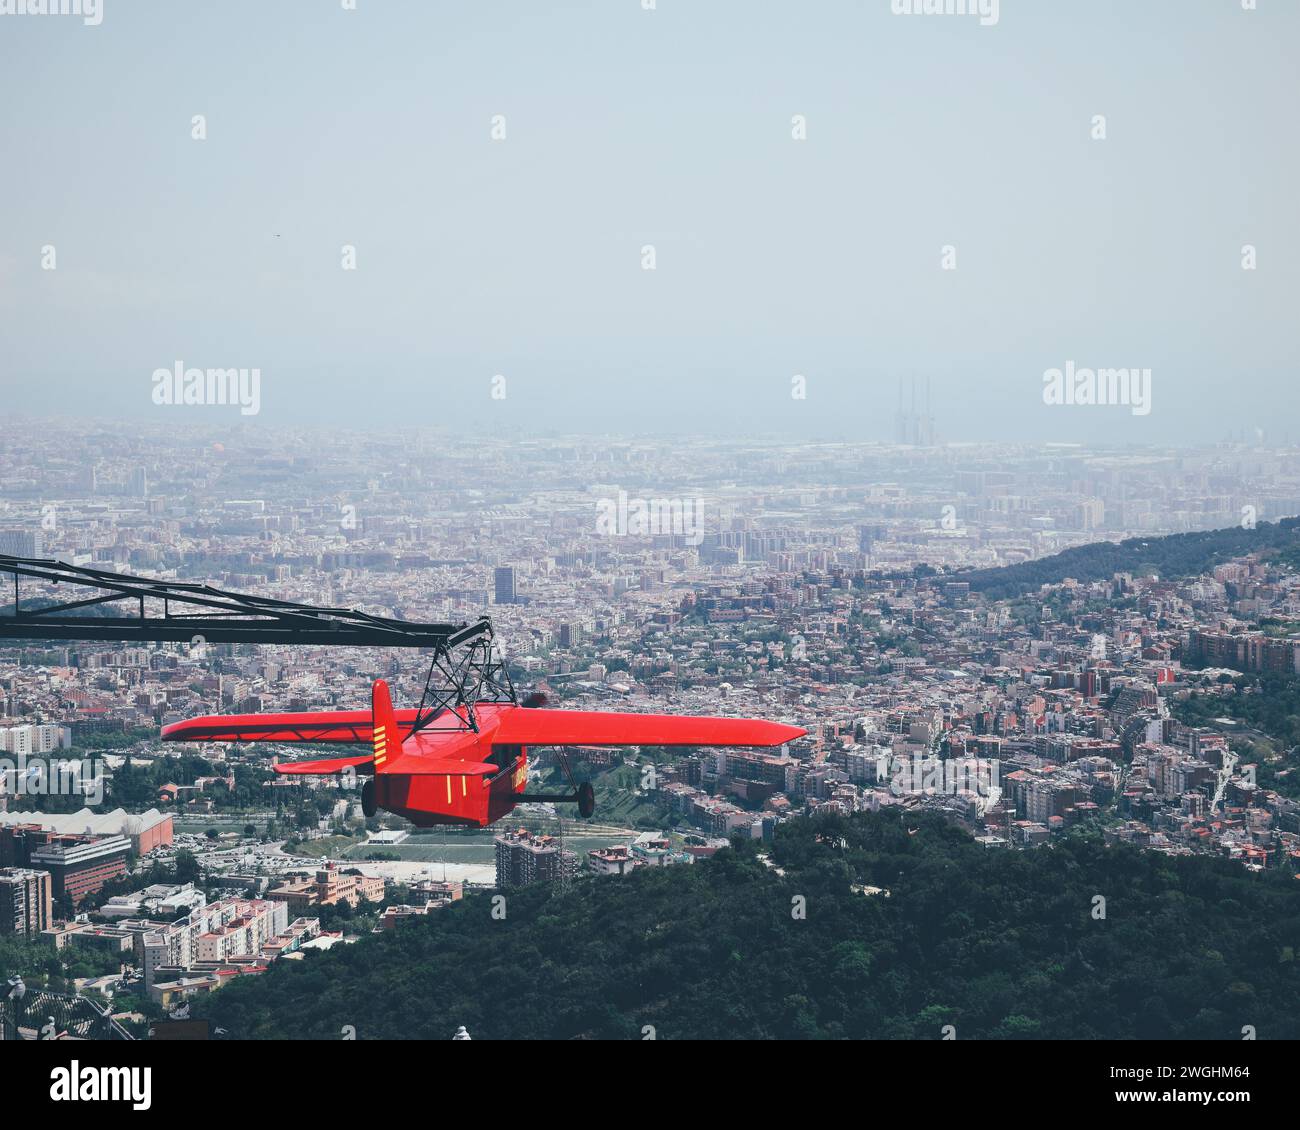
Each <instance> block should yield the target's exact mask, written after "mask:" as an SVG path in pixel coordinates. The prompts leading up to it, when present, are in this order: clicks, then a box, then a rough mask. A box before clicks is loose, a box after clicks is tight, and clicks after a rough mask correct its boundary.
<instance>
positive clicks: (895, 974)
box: [198, 813, 1300, 1040]
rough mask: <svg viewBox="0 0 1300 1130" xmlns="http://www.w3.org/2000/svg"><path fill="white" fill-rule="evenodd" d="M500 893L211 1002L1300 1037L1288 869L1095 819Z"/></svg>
mask: <svg viewBox="0 0 1300 1130" xmlns="http://www.w3.org/2000/svg"><path fill="white" fill-rule="evenodd" d="M911 830H915V834H911ZM777 868H779V869H780V871H781V872H784V874H781V873H779V872H778V870H777ZM862 883H865V884H870V885H874V886H877V887H882V888H886V889H887V890H888V891H889V892H890V894H889V895H888V896H885V895H883V894H877V895H866V894H863V893H861V892H860V891H859V892H857V893H855V892H854V891H853V890H851V884H862ZM1098 895H1100V896H1103V897H1104V898H1105V900H1106V915H1105V918H1104V919H1098V918H1095V917H1094V905H1095V903H1094V898H1095V896H1098ZM798 898H802V899H803V900H805V905H806V912H807V913H806V918H803V919H800V918H798V917H795V916H794V914H793V913H792V911H793V910H794V908H795V907H796V905H797V902H796V899H798ZM506 908H507V913H506V917H505V919H504V920H496V919H494V918H493V917H492V913H491V911H492V898H491V896H490V895H487V894H478V895H472V896H469V897H467V898H466V899H465V900H463V901H462V902H460V903H457V904H454V905H453V906H451V907H449V908H447V909H444V910H441V911H438V912H435V913H434V914H433V915H431V916H430V917H429V918H428V919H427V920H417V921H413V922H410V923H407V924H405V925H404V926H403V927H402V928H401V929H398V930H396V931H394V932H391V933H387V934H384V935H382V936H375V937H368V938H365V939H363V940H362V941H361V942H359V943H358V944H356V945H351V946H336V947H334V948H333V949H331V950H330V951H328V952H327V953H312V954H309V955H308V956H307V957H306V958H305V959H304V960H303V961H301V962H295V961H281V962H279V963H277V964H276V965H275V966H273V967H272V968H271V970H270V971H269V972H268V973H266V974H265V975H263V976H260V977H250V978H245V979H241V980H238V981H235V982H234V983H232V984H231V985H229V986H228V987H226V988H225V989H222V990H221V991H220V992H218V993H216V994H214V995H213V996H212V997H211V998H208V999H207V1000H205V1001H203V1002H201V1004H200V1005H199V1006H198V1007H199V1008H200V1009H201V1010H202V1011H203V1012H204V1013H205V1014H206V1015H209V1016H211V1017H212V1018H213V1019H214V1020H215V1021H216V1022H217V1023H218V1024H219V1025H220V1026H221V1027H223V1028H225V1029H227V1031H228V1032H229V1035H230V1037H232V1038H259V1037H260V1038H286V1037H287V1038H320V1039H338V1038H340V1036H341V1034H342V1033H343V1031H344V1028H345V1026H352V1027H354V1028H355V1030H356V1036H357V1038H358V1039H380V1038H417V1037H419V1038H428V1039H447V1038H449V1037H450V1035H451V1033H452V1032H454V1031H455V1029H456V1026H457V1025H460V1024H464V1025H466V1026H467V1027H468V1028H469V1030H470V1032H471V1033H472V1034H473V1036H474V1037H475V1038H476V1039H485V1038H486V1039H505V1038H557V1039H569V1038H581V1037H588V1038H607V1039H641V1038H643V1036H644V1031H645V1028H646V1026H652V1027H653V1028H654V1032H655V1035H656V1037H657V1038H659V1039H690V1038H696V1039H702V1038H741V1039H770V1038H837V1037H868V1038H916V1039H938V1038H940V1036H941V1030H942V1028H943V1027H944V1026H945V1025H953V1026H954V1027H955V1028H956V1033H957V1037H958V1038H962V1039H1016V1038H1035V1037H1042V1038H1066V1037H1078V1038H1096V1037H1113V1038H1151V1039H1157V1038H1158V1039H1170V1038H1174V1039H1176V1038H1189V1037H1204V1038H1209V1039H1224V1040H1232V1039H1240V1038H1241V1030H1242V1027H1243V1026H1244V1025H1253V1026H1255V1028H1256V1030H1257V1032H1258V1035H1259V1038H1261V1039H1270V1038H1273V1039H1276V1038H1292V1039H1294V1038H1296V1037H1298V1036H1300V967H1298V966H1297V963H1296V961H1295V952H1294V947H1295V945H1296V941H1297V938H1300V884H1297V882H1296V880H1295V879H1293V878H1291V877H1290V876H1288V875H1284V874H1281V873H1266V874H1263V875H1254V874H1251V873H1248V872H1246V871H1245V870H1243V869H1242V868H1241V867H1239V866H1238V865H1236V864H1232V863H1229V862H1226V861H1223V860H1216V859H1211V858H1206V857H1197V858H1179V859H1174V858H1169V857H1166V856H1163V855H1160V854H1157V853H1153V852H1141V851H1139V850H1137V849H1133V848H1129V847H1126V846H1119V847H1105V846H1103V845H1102V844H1101V843H1100V842H1099V841H1098V840H1097V839H1096V838H1095V837H1090V836H1078V837H1075V838H1071V839H1066V840H1063V841H1061V842H1059V843H1058V844H1057V845H1055V846H1054V847H1052V848H1049V849H1042V850H1039V851H1035V852H1029V853H1024V854H1021V853H1017V852H997V851H986V850H985V849H983V848H981V847H979V846H978V845H976V844H975V843H974V842H973V841H972V840H971V839H970V838H969V837H968V836H967V835H966V834H965V833H964V832H962V831H961V830H960V829H957V828H956V827H953V826H951V825H949V824H948V823H947V822H945V821H944V820H943V819H942V818H939V817H921V816H913V817H911V818H909V819H908V820H907V821H905V822H904V821H901V820H900V819H899V817H898V816H897V815H895V814H886V813H881V814H877V815H866V814H864V815H859V816H854V817H852V818H847V819H845V818H841V817H838V816H830V817H824V818H819V819H815V820H813V819H801V820H795V821H792V822H790V823H789V824H787V825H784V826H782V828H781V829H780V830H779V833H778V838H777V841H776V843H775V845H773V858H772V859H771V860H769V861H766V862H765V861H764V860H763V859H761V858H759V854H758V849H757V848H756V847H755V845H753V844H752V843H745V844H738V845H737V846H736V847H735V848H733V849H730V850H726V851H723V852H721V853H719V854H718V855H717V856H716V857H715V858H714V859H713V860H711V861H708V862H704V863H698V864H695V865H693V866H679V867H672V868H667V869H663V870H658V869H651V870H645V871H638V872H636V873H634V874H633V875H631V876H629V877H626V878H623V879H615V878H604V879H593V880H585V881H580V882H578V883H576V884H575V886H574V889H573V890H572V892H571V893H570V894H568V895H567V896H557V895H553V894H552V892H551V891H550V890H549V889H548V888H546V887H534V888H529V889H526V890H524V891H519V892H515V893H512V894H510V895H509V896H508V898H507V902H506Z"/></svg>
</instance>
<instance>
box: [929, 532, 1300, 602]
mask: <svg viewBox="0 0 1300 1130" xmlns="http://www.w3.org/2000/svg"><path fill="white" fill-rule="evenodd" d="M1297 527H1300V519H1297V518H1283V519H1282V520H1281V521H1279V522H1276V523H1273V522H1260V523H1259V524H1258V525H1257V526H1256V527H1255V528H1254V529H1253V530H1247V529H1243V528H1242V527H1241V526H1230V527H1228V528H1227V529H1224V530H1204V531H1201V532H1198V533H1191V534H1170V535H1168V536H1167V537H1151V538H1127V539H1126V540H1124V541H1121V542H1118V543H1112V542H1096V543H1094V544H1092V545H1081V546H1077V547H1076V548H1074V549H1067V550H1064V551H1063V552H1061V553H1055V554H1053V555H1052V556H1051V557H1042V558H1039V559H1038V560H1037V561H1025V562H1022V563H1021V564H1019V565H1003V566H999V567H996V568H992V569H972V570H970V571H967V572H959V573H953V574H950V575H949V576H948V577H947V578H945V579H947V580H956V581H968V582H969V583H970V587H971V591H972V592H981V593H984V594H985V595H986V596H987V597H989V598H990V599H992V600H1009V599H1014V598H1015V597H1018V596H1023V595H1024V594H1025V593H1028V592H1033V591H1036V590H1037V589H1038V587H1039V586H1040V585H1046V584H1060V583H1061V582H1062V581H1063V580H1065V579H1066V578H1067V577H1073V578H1074V579H1075V580H1077V581H1085V582H1086V581H1104V580H1109V579H1110V577H1112V576H1113V575H1114V574H1115V573H1132V574H1135V575H1149V574H1152V573H1154V574H1155V575H1156V576H1158V577H1171V578H1175V577H1194V576H1198V575H1200V574H1201V573H1207V572H1209V571H1210V570H1211V569H1213V568H1214V567H1215V566H1216V565H1221V564H1222V563H1223V562H1225V561H1230V560H1232V559H1233V558H1234V557H1243V556H1245V555H1246V554H1247V553H1273V552H1275V553H1277V554H1279V555H1280V556H1281V559H1282V560H1283V561H1286V562H1288V563H1290V564H1292V565H1294V564H1296V562H1297V560H1300V557H1298V554H1300V547H1298V545H1297V539H1296V530H1297Z"/></svg>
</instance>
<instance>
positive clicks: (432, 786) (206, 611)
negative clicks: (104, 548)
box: [0, 555, 806, 828]
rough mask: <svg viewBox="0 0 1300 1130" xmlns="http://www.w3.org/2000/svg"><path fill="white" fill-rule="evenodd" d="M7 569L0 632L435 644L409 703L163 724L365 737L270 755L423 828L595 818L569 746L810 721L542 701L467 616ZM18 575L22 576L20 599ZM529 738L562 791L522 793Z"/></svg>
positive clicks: (86, 573)
mask: <svg viewBox="0 0 1300 1130" xmlns="http://www.w3.org/2000/svg"><path fill="white" fill-rule="evenodd" d="M0 574H4V575H9V574H11V575H12V577H13V606H12V609H11V610H9V611H8V614H4V612H5V610H4V609H0V639H19V640H115V641H119V640H120V641H127V642H132V643H145V642H162V643H180V644H189V645H190V646H191V647H197V646H199V645H204V646H206V645H208V644H213V645H223V644H274V645H276V646H283V645H286V644H287V645H295V644H299V645H312V646H316V647H321V646H325V647H362V648H372V647H383V648H391V647H404V648H422V649H425V650H426V652H430V651H431V652H432V659H431V662H430V666H429V674H428V676H427V678H426V679H425V686H424V694H423V695H422V696H421V698H420V705H419V706H418V707H417V708H416V709H415V710H397V711H395V710H394V709H393V703H392V699H391V697H390V696H389V693H388V684H387V683H385V682H384V681H383V680H382V679H381V680H379V681H377V682H376V683H375V685H374V690H373V693H372V696H371V709H370V710H369V711H368V712H367V711H364V710H336V711H326V712H323V713H303V714H216V715H209V716H208V717H206V718H194V719H191V720H190V721H188V722H177V723H175V724H173V725H170V726H166V727H164V728H163V733H162V736H163V740H164V741H170V742H312V743H316V742H335V743H339V744H343V745H349V744H350V745H369V746H371V748H372V752H370V753H367V754H362V755H359V756H355V757H342V758H334V759H331V760H326V761H298V762H293V763H291V764H287V765H276V766H275V771H276V772H277V773H284V774H294V775H297V776H322V775H333V774H355V773H358V772H360V773H366V774H369V776H368V778H367V780H366V782H365V784H364V786H363V787H362V790H361V805H362V809H363V810H364V812H365V814H366V815H367V816H373V815H374V814H375V813H376V812H377V811H378V810H379V809H381V808H383V809H385V810H387V811H388V812H393V813H396V814H397V815H399V816H405V817H406V818H407V819H408V820H410V821H411V822H412V823H414V824H417V825H419V826H421V827H429V826H431V825H434V824H460V825H467V826H469V827H473V828H483V827H486V826H487V825H489V824H492V823H494V822H495V821H497V820H500V819H501V817H503V816H505V815H506V814H507V813H509V812H510V810H511V809H513V808H514V807H515V805H516V804H518V803H520V801H531V800H539V801H556V802H567V803H573V804H576V805H577V806H578V811H579V813H581V815H583V816H584V817H586V816H590V815H591V813H592V810H593V809H594V807H595V799H594V796H593V793H592V788H591V785H590V784H582V785H578V784H577V783H576V782H575V781H574V779H573V773H572V771H571V770H570V768H569V762H568V757H567V755H566V754H565V752H564V748H565V747H566V746H583V745H591V746H621V745H649V746H777V745H781V744H782V743H784V742H788V741H793V740H794V739H795V738H800V737H802V736H803V735H804V733H805V732H806V731H804V730H801V729H799V727H797V726H787V725H783V724H782V723H779V722H763V721H753V720H750V719H744V718H691V717H674V716H671V715H664V714H612V713H605V712H590V711H584V710H546V709H541V708H542V707H544V706H545V705H546V698H545V696H544V695H540V694H532V695H529V696H527V697H526V698H525V699H524V701H523V702H522V703H520V702H519V700H518V698H517V696H516V693H515V688H514V685H513V683H512V682H511V680H510V674H509V672H508V670H507V669H506V665H505V663H504V662H502V660H501V658H500V656H499V655H497V653H496V650H495V646H494V642H493V633H492V624H491V622H490V621H489V620H488V619H487V617H481V618H480V619H479V620H478V621H477V622H475V623H460V624H452V623H416V622H411V621H408V620H400V619H392V618H389V617H381V616H375V615H372V614H370V613H366V612H361V611H358V610H356V609H346V608H317V607H313V606H311V605H307V604H300V603H296V602H294V601H288V600H280V599H276V598H271V597H264V596H252V595H248V594H244V593H233V592H226V591H224V590H222V589H216V588H213V587H212V586H210V585H205V584H198V583H194V582H190V581H172V580H160V579H158V578H153V577H133V576H130V575H127V574H123V573H111V572H107V571H105V570H102V569H92V568H85V567H83V566H78V565H69V564H67V563H65V562H62V561H54V560H45V559H40V558H25V557H9V556H6V555H0ZM20 581H22V582H24V583H26V584H27V585H28V586H29V590H28V596H29V599H28V600H27V601H26V602H24V601H23V600H22V599H21V593H20V590H19V583H20ZM8 587H9V586H8V585H7V584H6V585H5V586H4V588H5V589H6V590H7V589H8ZM69 587H70V588H72V590H73V592H72V593H71V594H69V595H73V596H75V595H76V593H77V591H78V590H83V589H89V590H93V591H94V592H95V593H96V594H97V595H94V596H90V597H87V598H86V599H73V600H67V599H64V598H63V597H62V596H60V594H61V593H64V592H66V591H67V589H68V588H69ZM33 588H34V589H35V590H36V591H35V592H34V593H33V592H32V591H31V590H32V589H33ZM128 612H130V613H132V614H130V615H127V614H126V613H128ZM529 746H555V747H557V748H558V759H559V761H560V764H561V765H562V766H563V768H564V771H565V774H566V776H567V777H568V780H569V784H570V786H571V787H572V790H573V791H572V792H571V793H566V794H563V795H558V796H545V795H533V794H529V793H528V791H527V788H528V747H529Z"/></svg>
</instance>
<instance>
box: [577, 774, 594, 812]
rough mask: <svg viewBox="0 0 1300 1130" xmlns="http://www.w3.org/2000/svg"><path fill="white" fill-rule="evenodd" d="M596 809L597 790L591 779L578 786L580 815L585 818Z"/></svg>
mask: <svg viewBox="0 0 1300 1130" xmlns="http://www.w3.org/2000/svg"><path fill="white" fill-rule="evenodd" d="M595 811H596V790H595V789H593V788H592V787H591V782H590V781H584V782H583V783H582V784H581V785H579V786H578V815H579V816H581V817H582V818H583V819H584V820H585V819H586V818H587V817H588V816H590V815H591V814H592V813H593V812H595Z"/></svg>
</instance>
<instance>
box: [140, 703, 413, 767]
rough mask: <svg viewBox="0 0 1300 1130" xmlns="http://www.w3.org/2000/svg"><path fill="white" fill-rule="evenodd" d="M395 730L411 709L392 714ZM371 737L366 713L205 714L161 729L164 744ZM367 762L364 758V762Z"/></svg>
mask: <svg viewBox="0 0 1300 1130" xmlns="http://www.w3.org/2000/svg"><path fill="white" fill-rule="evenodd" d="M395 714H396V716H397V724H398V726H399V727H402V726H406V727H409V726H411V725H413V724H414V722H415V715H416V712H415V711H414V710H398V711H395ZM374 736H375V727H374V722H373V721H372V719H371V713H370V711H369V710H324V711H313V712H305V713H300V714H208V715H206V716H204V717H202V718H189V719H187V720H186V721H184V722H173V723H172V724H171V725H170V726H164V727H163V731H162V740H163V741H165V742H342V743H347V744H358V745H361V744H364V745H369V744H370V743H371V742H372V741H373V740H374ZM367 760H368V759H367Z"/></svg>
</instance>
